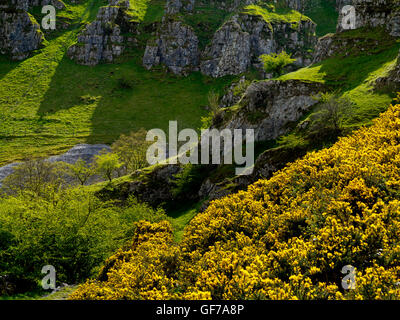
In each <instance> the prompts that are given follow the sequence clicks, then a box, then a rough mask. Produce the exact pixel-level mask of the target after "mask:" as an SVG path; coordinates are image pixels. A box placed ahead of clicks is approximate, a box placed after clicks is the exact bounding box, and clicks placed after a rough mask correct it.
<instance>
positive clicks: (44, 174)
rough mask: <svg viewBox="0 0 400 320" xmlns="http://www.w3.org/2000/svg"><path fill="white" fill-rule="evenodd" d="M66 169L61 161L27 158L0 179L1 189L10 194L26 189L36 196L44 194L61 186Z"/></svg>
mask: <svg viewBox="0 0 400 320" xmlns="http://www.w3.org/2000/svg"><path fill="white" fill-rule="evenodd" d="M66 169H67V165H66V164H65V163H63V162H49V161H46V160H43V159H38V160H29V161H26V162H23V163H21V164H20V165H18V166H16V167H14V168H13V173H12V174H10V175H8V176H7V177H6V178H5V179H4V180H3V181H2V190H3V191H4V192H6V193H11V194H18V193H20V192H23V191H28V192H31V193H33V194H35V195H38V196H41V195H46V194H48V193H49V192H50V191H51V190H52V191H53V192H54V191H56V190H58V189H59V188H61V187H62V186H63V183H64V177H65V174H66Z"/></svg>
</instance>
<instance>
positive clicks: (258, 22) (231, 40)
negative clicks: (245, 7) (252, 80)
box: [200, 14, 316, 77]
mask: <svg viewBox="0 0 400 320" xmlns="http://www.w3.org/2000/svg"><path fill="white" fill-rule="evenodd" d="M315 43H316V37H315V24H314V23H313V22H312V21H311V20H308V19H304V20H302V21H301V22H299V24H298V26H296V27H294V26H293V24H292V23H288V22H285V21H277V22H274V23H269V22H267V21H265V20H264V19H263V18H262V17H261V16H258V15H250V14H240V15H235V16H234V17H232V18H231V19H230V20H229V21H227V22H226V23H225V24H224V25H223V26H222V27H221V28H220V29H219V30H218V31H217V32H216V33H215V35H214V37H213V39H212V42H211V44H210V45H209V46H207V48H206V49H205V52H204V53H203V55H202V61H201V64H200V69H201V71H202V73H204V74H206V75H210V76H212V77H222V76H225V75H236V74H240V73H242V72H245V71H247V70H248V68H249V67H250V66H252V65H254V66H258V65H259V64H260V61H259V59H258V58H259V56H260V55H262V54H271V53H275V52H281V51H283V50H284V51H287V52H290V53H291V54H292V56H293V58H296V59H297V61H296V64H297V65H298V66H306V65H309V64H310V63H311V56H310V54H309V52H308V51H307V50H308V49H309V48H312V47H314V45H315Z"/></svg>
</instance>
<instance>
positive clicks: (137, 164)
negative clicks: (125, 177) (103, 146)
mask: <svg viewBox="0 0 400 320" xmlns="http://www.w3.org/2000/svg"><path fill="white" fill-rule="evenodd" d="M146 134H147V132H146V130H145V129H140V130H139V131H137V132H131V133H130V135H129V136H127V135H124V134H123V135H121V137H120V138H119V139H118V140H117V141H115V142H114V143H113V145H112V146H111V149H112V151H113V152H114V153H115V154H117V155H118V157H119V159H120V161H121V162H122V164H123V166H122V167H121V168H122V169H123V171H124V174H128V173H131V172H134V171H136V170H138V169H141V168H144V167H146V166H147V165H148V163H147V160H146V152H147V148H148V147H149V145H150V142H148V141H146Z"/></svg>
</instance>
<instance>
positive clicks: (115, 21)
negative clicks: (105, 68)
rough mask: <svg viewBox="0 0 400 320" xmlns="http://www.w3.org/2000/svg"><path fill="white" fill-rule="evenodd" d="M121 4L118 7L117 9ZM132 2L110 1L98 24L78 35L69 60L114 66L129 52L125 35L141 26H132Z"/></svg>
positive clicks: (97, 20)
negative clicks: (119, 58)
mask: <svg viewBox="0 0 400 320" xmlns="http://www.w3.org/2000/svg"><path fill="white" fill-rule="evenodd" d="M116 4H118V5H116ZM128 8H129V1H122V2H118V1H116V0H110V6H105V7H101V8H100V9H99V12H98V14H97V17H96V20H95V21H93V22H92V23H90V24H89V25H87V26H86V28H85V29H84V30H83V31H82V32H81V33H80V34H79V35H78V41H77V43H76V44H74V45H72V46H71V47H70V48H69V49H68V53H67V54H68V56H69V57H70V58H71V59H73V60H75V61H76V62H77V63H78V64H82V65H89V66H94V65H97V64H99V63H102V62H113V61H114V59H115V58H117V57H118V56H120V55H121V54H122V53H123V51H124V49H125V39H124V37H123V36H122V33H124V32H127V31H132V29H134V28H135V26H136V25H137V23H135V22H132V23H130V22H129V21H130V19H129V15H128V14H127V10H128Z"/></svg>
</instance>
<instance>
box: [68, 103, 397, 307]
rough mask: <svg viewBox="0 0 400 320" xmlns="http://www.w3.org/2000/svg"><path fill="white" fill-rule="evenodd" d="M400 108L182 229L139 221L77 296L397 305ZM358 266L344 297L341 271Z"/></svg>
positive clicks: (216, 205) (212, 208)
mask: <svg viewBox="0 0 400 320" xmlns="http://www.w3.org/2000/svg"><path fill="white" fill-rule="evenodd" d="M399 119H400V105H398V104H397V105H395V106H392V107H390V109H389V110H388V111H387V112H386V113H384V114H382V115H381V116H380V117H379V119H378V120H376V121H375V122H374V125H373V126H372V127H370V128H364V129H361V130H359V131H357V132H355V133H354V134H353V135H352V136H350V137H348V138H343V139H341V140H340V141H339V142H337V143H336V144H335V145H334V146H333V147H332V148H329V149H325V150H323V151H320V152H314V153H310V154H308V155H307V156H306V157H304V158H303V159H301V160H298V161H296V162H294V163H293V164H291V165H289V166H287V167H286V168H285V169H284V170H282V171H280V172H278V173H276V174H275V175H274V176H273V177H272V178H271V179H269V180H261V181H259V182H257V183H256V184H254V185H251V186H250V187H249V189H248V191H246V192H239V193H237V194H235V195H232V196H229V197H226V198H223V199H221V200H216V201H214V202H213V203H212V204H211V205H210V206H209V207H208V209H207V210H206V211H205V212H204V213H201V214H198V215H197V216H196V217H195V218H194V219H193V220H192V221H191V222H190V223H189V225H188V227H187V228H186V230H185V233H184V236H183V239H182V241H181V243H180V244H178V245H174V244H173V241H172V232H171V226H170V225H169V224H168V223H166V222H162V223H159V224H146V223H142V224H140V225H138V229H137V231H136V234H135V236H134V237H133V242H132V244H131V245H130V246H129V247H125V248H124V249H123V250H119V251H118V252H117V253H116V254H115V255H114V256H112V257H111V258H109V259H108V260H107V262H106V265H105V267H104V269H103V270H102V271H101V273H100V276H99V278H98V280H94V281H90V282H88V283H86V284H84V285H82V286H81V287H80V288H79V289H78V290H77V291H76V292H74V293H73V295H72V298H73V299H367V300H371V299H399V298H400V288H399V286H398V279H399V276H400V274H399V272H400V267H399V262H400V261H399V258H400V256H399V253H400V251H399V250H400V246H399V243H400V242H399V240H400V239H399V232H398V229H399V227H400V207H399V205H400V203H399V192H400V189H399V178H400V176H399V170H398V164H399V163H398V162H399V159H400V158H399V156H400V144H399V142H400V120H399ZM345 265H352V266H355V267H356V268H357V288H356V290H350V291H343V290H342V288H341V285H340V281H341V279H342V274H341V272H340V271H341V269H342V267H343V266H345Z"/></svg>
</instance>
